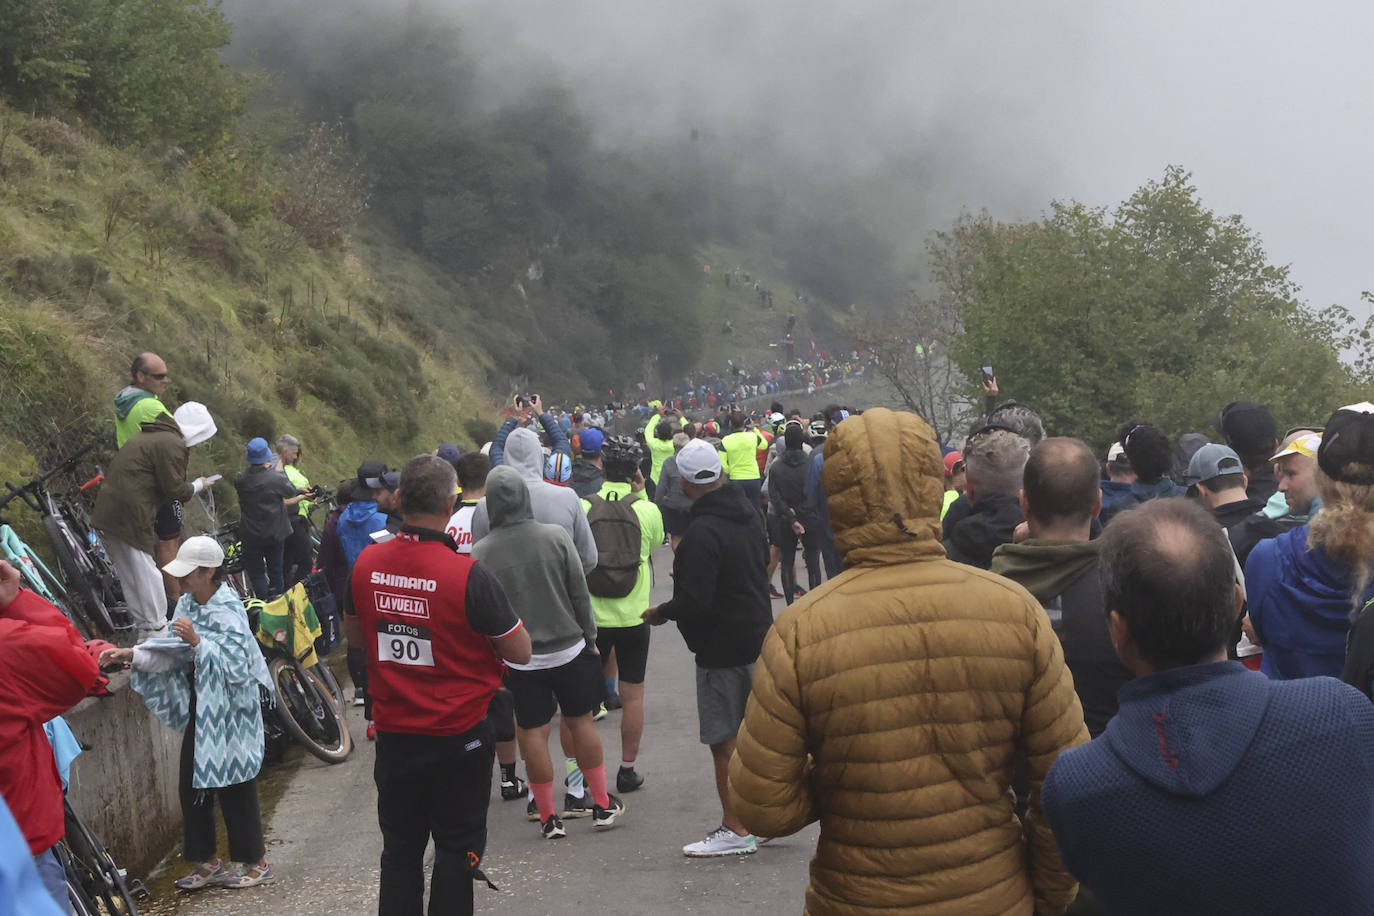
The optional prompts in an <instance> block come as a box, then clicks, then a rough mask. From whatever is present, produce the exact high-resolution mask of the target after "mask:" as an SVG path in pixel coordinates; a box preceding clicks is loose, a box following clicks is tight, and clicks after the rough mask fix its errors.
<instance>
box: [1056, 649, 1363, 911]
mask: <svg viewBox="0 0 1374 916" xmlns="http://www.w3.org/2000/svg"><path fill="white" fill-rule="evenodd" d="M1118 696H1119V699H1120V708H1119V710H1118V712H1117V714H1116V717H1115V718H1114V719H1112V721H1111V723H1110V724H1108V726H1107V730H1106V732H1104V733H1103V734H1102V735H1101V736H1100V737H1098V738H1096V739H1094V740H1093V741H1090V742H1089V743H1088V744H1085V745H1082V746H1080V747H1076V748H1071V749H1069V750H1067V751H1064V753H1062V754H1061V755H1060V756H1059V759H1058V760H1056V761H1055V764H1054V766H1053V767H1052V768H1051V769H1050V773H1049V776H1048V777H1047V778H1046V780H1045V783H1044V787H1043V789H1042V792H1041V802H1042V804H1043V807H1044V810H1045V815H1046V817H1047V818H1048V820H1049V824H1050V828H1051V829H1052V830H1053V831H1054V838H1055V841H1056V842H1057V843H1058V845H1059V851H1060V853H1061V854H1062V856H1063V859H1064V864H1065V865H1066V866H1067V867H1068V869H1069V871H1070V872H1072V873H1073V875H1074V877H1076V878H1078V880H1079V881H1081V882H1082V883H1083V885H1084V886H1085V887H1087V888H1088V889H1089V890H1091V891H1092V892H1093V894H1094V895H1095V896H1096V897H1097V899H1098V901H1099V902H1100V903H1101V905H1102V908H1103V910H1104V911H1105V912H1107V913H1111V914H1113V916H1117V914H1132V913H1139V914H1142V916H1146V914H1148V916H1156V914H1160V913H1170V914H1179V913H1208V914H1213V913H1238V914H1241V913H1243V914H1247V916H1248V914H1254V913H1333V914H1334V913H1371V912H1374V868H1371V867H1370V862H1369V857H1370V853H1371V851H1374V769H1371V767H1372V766H1374V705H1371V704H1370V702H1369V700H1368V699H1367V698H1366V697H1364V696H1363V695H1362V694H1361V693H1360V692H1359V691H1357V690H1355V689H1354V688H1353V687H1350V686H1349V685H1346V684H1342V683H1341V682H1339V681H1337V680H1334V679H1332V678H1306V679H1303V680H1296V681H1271V680H1269V679H1268V678H1266V677H1265V676H1264V675H1262V674H1259V673H1258V672H1254V671H1249V670H1248V669H1246V668H1245V666H1244V665H1242V664H1241V663H1240V662H1215V663H1211V664H1205V665H1190V666H1188V667H1184V668H1173V669H1169V670H1166V671H1161V672H1159V673H1157V674H1152V675H1149V676H1147V677H1142V678H1137V679H1136V680H1134V681H1131V682H1130V683H1128V684H1126V685H1125V686H1124V687H1122V688H1121V691H1120V693H1119V694H1118Z"/></svg>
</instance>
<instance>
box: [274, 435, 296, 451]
mask: <svg viewBox="0 0 1374 916" xmlns="http://www.w3.org/2000/svg"><path fill="white" fill-rule="evenodd" d="M300 447H301V440H299V439H297V438H296V437H295V436H293V435H291V434H290V433H282V434H281V435H280V436H278V437H277V451H278V452H280V451H281V450H282V449H284V448H300Z"/></svg>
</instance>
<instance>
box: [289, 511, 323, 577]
mask: <svg viewBox="0 0 1374 916" xmlns="http://www.w3.org/2000/svg"><path fill="white" fill-rule="evenodd" d="M314 565H315V550H314V547H313V545H312V544H311V543H310V523H309V522H308V521H306V519H305V516H303V515H293V516H291V534H289V535H288V536H287V538H286V544H285V545H284V546H283V548H282V583H283V584H284V585H285V586H286V587H287V588H290V587H291V586H293V585H295V584H296V583H297V582H299V581H301V580H302V579H304V578H305V577H306V576H308V575H310V570H311V568H312V567H314Z"/></svg>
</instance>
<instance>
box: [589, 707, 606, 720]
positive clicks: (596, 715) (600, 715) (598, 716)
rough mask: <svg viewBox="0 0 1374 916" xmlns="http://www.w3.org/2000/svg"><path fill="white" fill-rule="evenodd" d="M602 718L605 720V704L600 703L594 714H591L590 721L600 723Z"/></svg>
mask: <svg viewBox="0 0 1374 916" xmlns="http://www.w3.org/2000/svg"><path fill="white" fill-rule="evenodd" d="M604 718H606V704H605V703H602V704H601V705H600V706H598V707H597V708H596V712H594V713H592V721H593V722H600V721H601V720H602V719H604Z"/></svg>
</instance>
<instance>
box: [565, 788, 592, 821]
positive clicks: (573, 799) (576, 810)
mask: <svg viewBox="0 0 1374 916" xmlns="http://www.w3.org/2000/svg"><path fill="white" fill-rule="evenodd" d="M591 814H592V805H591V799H589V798H587V796H586V795H583V796H582V797H581V798H578V797H577V796H576V795H573V794H572V793H571V792H569V793H567V794H566V795H564V796H563V816H564V817H591Z"/></svg>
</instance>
